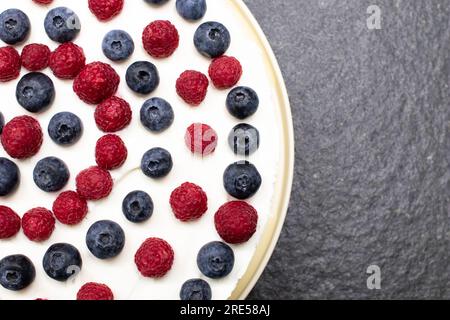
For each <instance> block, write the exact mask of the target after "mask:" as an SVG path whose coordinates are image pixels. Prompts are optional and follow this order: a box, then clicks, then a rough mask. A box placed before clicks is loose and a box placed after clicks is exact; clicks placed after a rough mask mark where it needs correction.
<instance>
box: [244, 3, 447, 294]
mask: <svg viewBox="0 0 450 320" xmlns="http://www.w3.org/2000/svg"><path fill="white" fill-rule="evenodd" d="M245 2H246V3H247V4H248V6H249V7H250V9H251V11H252V12H253V13H254V15H255V16H256V17H257V19H258V21H259V22H260V24H261V26H262V27H263V29H264V31H265V33H266V35H267V36H268V38H269V41H270V42H271V44H272V46H273V49H274V51H275V53H276V55H277V57H278V59H279V62H280V65H281V68H282V71H283V73H284V76H285V80H286V84H287V87H288V91H289V94H290V99H291V103H292V111H293V116H294V125H295V134H296V168H295V182H294V186H293V194H294V195H295V196H294V197H293V200H292V202H291V206H290V210H289V214H288V218H287V222H286V225H285V227H284V231H283V233H282V236H281V239H280V242H279V244H278V246H277V249H276V251H275V253H274V255H273V257H272V259H271V261H270V264H269V266H268V267H267V269H266V271H265V272H264V274H263V276H262V278H261V280H260V281H259V283H258V284H257V286H256V287H255V289H254V290H253V292H252V293H251V295H250V297H249V298H250V299H277V298H280V299H317V298H321V299H342V298H343V299H346V298H351V299H357V298H370V299H376V298H396V299H398V298H447V299H448V298H450V273H449V262H450V259H449V255H450V251H449V238H450V234H449V213H448V211H449V210H448V209H449V206H448V205H449V201H448V198H449V195H450V192H449V191H450V190H449V186H450V183H449V181H450V170H449V160H450V142H449V126H450V121H449V120H450V118H449V114H450V106H449V101H450V96H449V95H450V92H449V87H448V84H449V73H448V70H449V62H450V60H449V58H450V50H449V49H450V48H449V44H450V39H449V38H450V28H449V27H450V25H449V24H450V22H449V17H450V2H449V1H447V0H435V1H421V0H403V1H401V0H379V1H376V0H372V1H365V0H317V1H316V0H276V1H262V0H246V1H245ZM371 4H377V5H379V6H380V8H381V10H382V19H383V20H382V30H372V31H370V30H368V28H367V27H366V19H367V17H368V15H367V14H366V9H367V7H368V6H369V5H371ZM372 264H376V265H378V266H380V268H381V272H382V283H381V286H382V289H381V290H379V291H371V290H368V289H367V286H366V279H367V277H368V275H367V274H366V269H367V267H368V266H369V265H372Z"/></svg>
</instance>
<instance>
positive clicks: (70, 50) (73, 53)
mask: <svg viewBox="0 0 450 320" xmlns="http://www.w3.org/2000/svg"><path fill="white" fill-rule="evenodd" d="M49 64H50V69H52V71H53V74H54V75H55V76H56V77H58V78H60V79H74V78H75V77H76V76H77V75H78V74H79V73H80V71H81V69H83V67H84V66H85V64H86V57H85V56H84V52H83V49H82V48H80V47H79V46H77V45H76V44H74V43H72V42H66V43H63V44H62V45H60V46H59V47H58V48H57V49H56V50H55V51H54V52H52V54H51V55H50V63H49Z"/></svg>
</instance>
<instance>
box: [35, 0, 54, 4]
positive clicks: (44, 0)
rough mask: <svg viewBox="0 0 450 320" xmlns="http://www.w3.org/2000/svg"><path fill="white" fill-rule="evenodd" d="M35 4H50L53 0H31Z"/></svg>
mask: <svg viewBox="0 0 450 320" xmlns="http://www.w3.org/2000/svg"><path fill="white" fill-rule="evenodd" d="M33 1H34V2H36V3H37V4H50V3H52V2H53V0H33Z"/></svg>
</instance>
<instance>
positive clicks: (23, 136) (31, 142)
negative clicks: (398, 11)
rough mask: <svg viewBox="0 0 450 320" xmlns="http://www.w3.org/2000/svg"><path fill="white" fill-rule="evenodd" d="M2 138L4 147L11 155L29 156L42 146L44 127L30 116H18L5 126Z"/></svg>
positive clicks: (19, 157) (18, 156) (16, 156)
mask: <svg viewBox="0 0 450 320" xmlns="http://www.w3.org/2000/svg"><path fill="white" fill-rule="evenodd" d="M1 140H2V145H3V148H5V150H6V152H7V153H8V154H9V155H10V156H11V157H13V158H16V159H25V158H29V157H32V156H34V155H35V154H36V153H38V151H39V149H40V148H41V145H42V141H43V135H42V129H41V126H40V125H39V122H38V121H37V120H36V119H34V118H32V117H30V116H20V117H16V118H14V119H12V120H11V121H10V122H8V123H7V124H6V125H5V127H4V128H3V132H2V135H1Z"/></svg>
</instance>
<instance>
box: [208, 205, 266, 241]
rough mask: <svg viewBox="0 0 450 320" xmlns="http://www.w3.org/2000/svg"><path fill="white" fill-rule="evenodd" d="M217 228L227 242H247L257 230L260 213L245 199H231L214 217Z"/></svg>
mask: <svg viewBox="0 0 450 320" xmlns="http://www.w3.org/2000/svg"><path fill="white" fill-rule="evenodd" d="M214 221H215V225H216V230H217V232H218V233H219V235H220V237H221V238H222V239H223V240H225V242H228V243H231V244H240V243H244V242H247V241H248V240H249V239H250V238H251V237H252V236H253V234H254V233H255V232H256V226H257V224H258V213H257V212H256V210H255V208H253V207H252V206H251V205H249V204H248V203H246V202H244V201H231V202H228V203H226V204H224V205H223V206H222V207H220V208H219V210H218V211H217V213H216V215H215V217H214Z"/></svg>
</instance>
